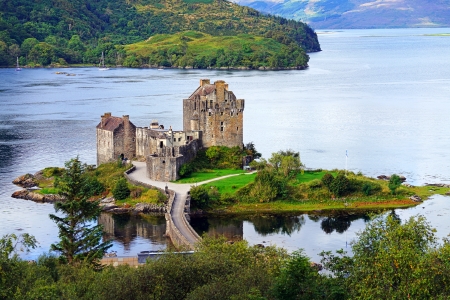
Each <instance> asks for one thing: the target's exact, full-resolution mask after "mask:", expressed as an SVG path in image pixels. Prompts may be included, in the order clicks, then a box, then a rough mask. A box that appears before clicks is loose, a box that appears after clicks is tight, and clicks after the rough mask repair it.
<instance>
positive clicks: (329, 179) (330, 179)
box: [322, 173, 334, 190]
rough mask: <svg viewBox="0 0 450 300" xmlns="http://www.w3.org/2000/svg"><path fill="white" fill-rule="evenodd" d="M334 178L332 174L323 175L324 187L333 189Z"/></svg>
mask: <svg viewBox="0 0 450 300" xmlns="http://www.w3.org/2000/svg"><path fill="white" fill-rule="evenodd" d="M333 180H334V177H333V175H332V174H330V173H326V174H325V175H323V177H322V183H323V185H324V186H326V187H327V188H328V189H329V190H330V188H331V183H332V182H333Z"/></svg>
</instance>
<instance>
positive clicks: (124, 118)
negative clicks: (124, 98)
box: [122, 115, 130, 123]
mask: <svg viewBox="0 0 450 300" xmlns="http://www.w3.org/2000/svg"><path fill="white" fill-rule="evenodd" d="M122 119H123V123H130V116H129V115H123V116H122Z"/></svg>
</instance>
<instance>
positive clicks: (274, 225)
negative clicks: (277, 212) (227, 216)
mask: <svg viewBox="0 0 450 300" xmlns="http://www.w3.org/2000/svg"><path fill="white" fill-rule="evenodd" d="M250 221H251V222H252V223H253V226H254V228H255V231H256V232H257V233H259V234H261V235H262V236H265V235H268V234H273V233H281V234H287V235H289V236H290V235H291V234H292V233H294V232H296V231H300V229H301V227H302V226H303V225H304V224H305V218H304V216H303V215H301V216H256V217H253V218H251V220H250Z"/></svg>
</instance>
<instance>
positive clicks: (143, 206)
mask: <svg viewBox="0 0 450 300" xmlns="http://www.w3.org/2000/svg"><path fill="white" fill-rule="evenodd" d="M131 210H132V211H133V212H134V213H148V212H161V213H164V212H166V209H165V207H164V206H159V205H156V204H150V203H138V204H136V205H135V206H134V207H133V208H132V209H131Z"/></svg>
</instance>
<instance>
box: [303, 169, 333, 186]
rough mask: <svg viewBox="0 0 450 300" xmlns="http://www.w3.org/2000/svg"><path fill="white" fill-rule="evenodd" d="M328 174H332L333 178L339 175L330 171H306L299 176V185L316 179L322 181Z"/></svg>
mask: <svg viewBox="0 0 450 300" xmlns="http://www.w3.org/2000/svg"><path fill="white" fill-rule="evenodd" d="M326 173H331V174H332V175H333V176H336V175H337V172H329V171H305V172H304V173H303V174H301V173H299V174H298V175H297V183H296V184H299V183H304V182H308V181H312V180H314V179H319V180H320V179H322V177H323V175H325V174H326Z"/></svg>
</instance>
